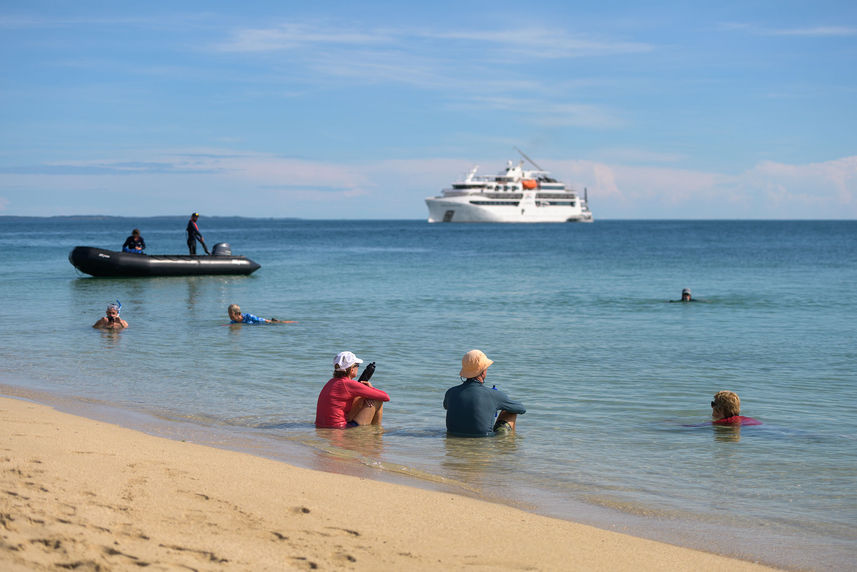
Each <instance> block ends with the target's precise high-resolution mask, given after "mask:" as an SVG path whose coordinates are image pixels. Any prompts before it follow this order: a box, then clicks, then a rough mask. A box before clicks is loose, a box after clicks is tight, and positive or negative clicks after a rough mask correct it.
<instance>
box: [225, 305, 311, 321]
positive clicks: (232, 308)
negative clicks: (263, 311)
mask: <svg viewBox="0 0 857 572" xmlns="http://www.w3.org/2000/svg"><path fill="white" fill-rule="evenodd" d="M226 312H227V313H228V314H229V320H230V322H231V323H233V324H293V323H294V320H278V319H277V318H271V319H270V320H269V319H266V318H260V317H259V316H254V315H253V314H242V313H241V307H240V306H239V305H238V304H229V307H228V308H227V309H226Z"/></svg>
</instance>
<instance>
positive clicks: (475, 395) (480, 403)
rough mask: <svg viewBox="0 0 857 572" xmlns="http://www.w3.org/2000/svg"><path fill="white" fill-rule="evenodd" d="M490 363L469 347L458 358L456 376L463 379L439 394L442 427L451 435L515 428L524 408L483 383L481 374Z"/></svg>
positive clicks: (471, 434) (489, 433)
mask: <svg viewBox="0 0 857 572" xmlns="http://www.w3.org/2000/svg"><path fill="white" fill-rule="evenodd" d="M492 363H494V361H493V360H490V359H488V356H486V355H485V353H484V352H482V351H481V350H470V351H469V352H467V353H466V354H464V357H463V358H461V371H460V372H459V376H460V377H462V378H463V382H462V384H461V385H457V386H455V387H452V388H450V389H448V390H447V391H446V395H444V396H443V408H444V409H446V430H447V431H448V432H449V433H450V434H451V435H456V436H460V437H487V436H490V435H499V434H502V433H507V432H511V431H514V430H515V422H516V420H517V418H518V415H519V414H522V413H526V412H527V410H526V408H525V407H524V405H523V404H522V403H520V402H518V401H514V400H512V399H510V398H509V396H508V395H506V394H505V393H504V392H502V391H500V390H499V389H496V388H492V389H488V388H487V387H485V376H486V375H487V374H488V366H490V365H491V364H492ZM498 411H499V412H500V413H499V415H497V412H498ZM495 415H497V420H496V421H495V420H494V416H495Z"/></svg>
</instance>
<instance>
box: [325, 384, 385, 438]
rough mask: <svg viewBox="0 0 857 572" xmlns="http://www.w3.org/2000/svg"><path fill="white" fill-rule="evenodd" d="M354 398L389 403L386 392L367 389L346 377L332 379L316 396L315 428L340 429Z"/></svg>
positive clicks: (364, 385) (344, 424)
mask: <svg viewBox="0 0 857 572" xmlns="http://www.w3.org/2000/svg"><path fill="white" fill-rule="evenodd" d="M355 397H365V398H366V399H377V400H378V401H390V396H389V395H387V393H386V392H384V391H381V390H380V389H375V388H374V387H369V386H368V385H366V384H363V383H360V382H359V381H356V380H353V379H349V378H347V377H334V378H331V379H330V381H328V382H327V383H326V384H325V385H324V387H323V388H322V390H321V393H319V394H318V405H317V406H316V409H315V426H316V427H330V428H336V429H342V428H344V427H345V426H346V425H348V422H347V421H346V420H345V416H346V415H347V414H348V412H349V411H351V402H352V401H353V400H354V398H355Z"/></svg>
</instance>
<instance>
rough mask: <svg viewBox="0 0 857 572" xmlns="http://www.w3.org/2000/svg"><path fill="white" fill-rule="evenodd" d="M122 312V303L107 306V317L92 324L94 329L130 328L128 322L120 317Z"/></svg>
mask: <svg viewBox="0 0 857 572" xmlns="http://www.w3.org/2000/svg"><path fill="white" fill-rule="evenodd" d="M121 310H122V302H120V301H119V300H116V301H115V302H110V303H109V304H107V311H106V312H105V314H106V315H105V316H104V317H102V318H100V319H99V320H98V321H97V322H95V323H94V324H92V327H93V328H99V329H102V330H122V329H124V328H127V327H128V322H126V321H125V320H123V319H122V318H120V317H119V312H120V311H121Z"/></svg>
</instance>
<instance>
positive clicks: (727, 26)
mask: <svg viewBox="0 0 857 572" xmlns="http://www.w3.org/2000/svg"><path fill="white" fill-rule="evenodd" d="M720 28H721V29H723V30H735V31H744V32H747V33H748V34H753V35H756V36H797V37H806V38H826V37H848V36H857V28H854V27H849V26H811V27H806V28H767V27H764V26H756V25H754V24H748V23H741V22H726V23H723V24H721V25H720Z"/></svg>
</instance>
